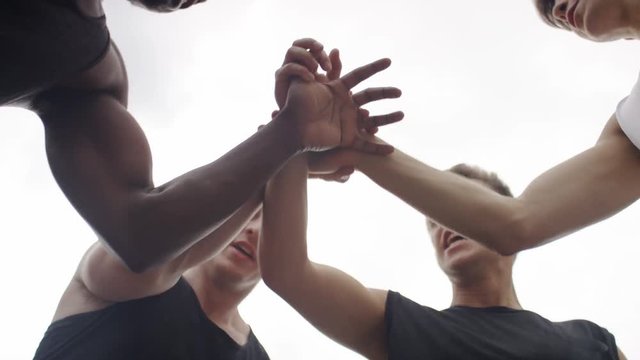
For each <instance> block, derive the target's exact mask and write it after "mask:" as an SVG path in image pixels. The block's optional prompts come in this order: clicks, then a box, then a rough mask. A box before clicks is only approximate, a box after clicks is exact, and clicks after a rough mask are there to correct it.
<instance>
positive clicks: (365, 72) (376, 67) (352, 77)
mask: <svg viewBox="0 0 640 360" xmlns="http://www.w3.org/2000/svg"><path fill="white" fill-rule="evenodd" d="M390 65H391V60H390V59H387V58H384V59H380V60H376V61H374V62H372V63H369V64H367V65H364V66H361V67H359V68H357V69H355V70H353V71H351V72H350V73H348V74H346V75H345V76H343V77H342V78H340V79H341V81H342V83H343V84H344V86H345V87H346V88H347V89H351V88H353V87H354V86H356V85H358V84H360V83H361V82H362V81H364V80H366V79H368V78H370V77H371V76H372V75H374V74H376V73H379V72H380V71H382V70H384V69H386V68H388V67H389V66H390Z"/></svg>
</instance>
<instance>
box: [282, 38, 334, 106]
mask: <svg viewBox="0 0 640 360" xmlns="http://www.w3.org/2000/svg"><path fill="white" fill-rule="evenodd" d="M318 67H321V68H322V69H323V70H325V71H326V72H327V75H326V76H325V75H322V76H323V77H324V78H322V79H326V77H327V76H332V75H331V74H332V71H333V68H332V62H331V60H330V59H329V57H328V56H327V54H326V53H325V51H324V46H323V45H322V44H321V43H320V42H318V41H316V40H314V39H311V38H304V39H298V40H296V41H294V42H293V44H292V45H291V47H290V48H289V49H288V50H287V54H286V55H285V58H284V61H283V63H282V66H281V67H280V68H279V69H278V70H277V71H276V86H275V97H276V103H277V104H278V109H282V107H283V106H284V104H285V102H286V100H287V92H288V91H289V86H290V85H291V82H292V81H293V80H294V79H296V78H297V79H300V80H303V81H308V82H309V81H313V80H316V78H318V79H320V75H318ZM337 71H338V74H339V73H340V69H339V68H338V69H337ZM323 82H326V80H323Z"/></svg>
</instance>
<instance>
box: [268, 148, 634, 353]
mask: <svg viewBox="0 0 640 360" xmlns="http://www.w3.org/2000/svg"><path fill="white" fill-rule="evenodd" d="M305 157H306V155H301V156H299V157H297V158H295V159H293V160H291V161H290V163H289V164H288V165H287V166H286V167H285V168H284V169H283V170H281V171H280V173H279V174H278V175H277V176H276V177H275V178H274V179H272V180H271V181H270V183H269V184H268V185H267V190H266V194H265V201H264V214H263V216H264V225H263V232H262V240H261V244H260V250H259V251H260V266H261V271H262V275H263V278H264V281H265V283H266V284H267V285H268V286H269V287H270V288H271V289H272V290H274V291H275V292H276V293H278V294H279V295H280V296H281V297H282V298H283V299H284V300H286V301H287V302H288V303H289V304H290V305H291V306H293V307H294V308H295V309H296V310H297V311H298V312H299V313H300V314H301V315H302V316H304V317H305V318H306V319H307V320H308V321H309V322H311V323H312V324H313V325H314V326H315V327H316V328H318V329H319V330H320V331H322V332H323V333H324V334H326V335H327V336H329V337H330V338H332V339H333V340H335V341H337V342H339V343H341V344H342V345H344V346H346V347H348V348H350V349H352V350H354V351H356V352H358V353H359V354H361V355H362V356H365V357H367V358H369V359H390V360H393V359H402V360H406V359H565V360H566V359H576V360H578V359H579V360H585V359H618V358H620V359H624V356H623V355H622V353H621V352H619V351H618V349H617V346H616V344H615V339H614V337H613V336H612V335H611V334H610V333H609V332H607V331H606V330H605V329H603V328H601V327H599V326H598V325H596V324H594V323H591V322H589V321H585V320H572V321H566V322H559V323H554V322H551V321H549V320H547V319H545V318H543V317H541V316H539V315H537V314H535V313H533V312H530V311H526V310H523V309H522V307H521V306H520V303H519V301H518V298H517V296H516V293H515V289H514V286H513V280H512V276H511V273H512V267H513V263H514V261H515V255H510V256H503V255H501V254H499V253H497V252H495V251H492V250H490V249H488V248H487V247H485V246H483V245H482V244H480V243H478V242H476V241H474V240H471V239H468V238H465V237H464V236H462V235H460V234H458V233H455V232H453V231H451V230H449V229H447V228H445V227H443V226H442V225H440V224H438V223H436V222H434V221H432V220H428V227H429V233H430V235H431V240H432V244H433V246H434V248H435V250H436V255H437V258H438V263H439V265H440V267H441V268H442V270H443V271H444V272H445V274H446V275H447V276H448V277H449V280H450V281H451V286H452V295H453V296H452V301H451V307H450V308H448V309H446V310H443V311H437V310H435V309H432V308H429V307H426V306H421V305H419V304H416V303H414V302H413V301H411V300H409V299H407V298H405V297H403V296H402V295H400V294H398V293H396V292H393V291H386V290H380V289H370V288H366V287H365V286H363V285H362V284H361V283H359V282H358V281H357V280H356V279H354V278H352V277H351V276H349V275H348V274H345V273H343V272H341V271H340V270H338V269H334V268H331V267H328V266H326V265H321V264H316V263H313V262H311V261H310V260H309V258H308V256H307V249H306V221H307V219H306V181H307V180H306V177H307V160H306V158H305ZM451 172H452V173H451V176H452V177H457V178H459V180H460V181H470V180H469V179H472V181H473V182H474V183H475V185H476V186H483V187H486V188H487V189H488V190H489V191H496V192H500V194H501V195H502V196H509V197H510V196H511V193H510V191H509V189H508V187H507V186H506V185H504V184H503V183H502V182H501V181H500V180H499V179H498V178H497V177H496V176H495V175H493V174H488V173H486V172H484V171H482V170H479V169H476V168H472V167H469V166H466V165H459V166H456V167H454V168H453V169H452V170H451ZM460 175H462V176H460ZM401 185H402V184H398V186H401Z"/></svg>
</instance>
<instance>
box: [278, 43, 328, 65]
mask: <svg viewBox="0 0 640 360" xmlns="http://www.w3.org/2000/svg"><path fill="white" fill-rule="evenodd" d="M292 45H293V47H298V48H303V49H305V51H308V53H309V54H311V56H313V58H314V59H315V60H316V61H317V63H318V64H320V66H321V67H322V69H324V71H329V70H331V61H330V59H329V57H328V56H327V53H326V52H324V45H322V44H321V43H320V42H319V41H317V40H315V39H312V38H304V39H298V40H296V41H294V42H293V44H292ZM285 60H286V58H285Z"/></svg>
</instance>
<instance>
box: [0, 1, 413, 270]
mask: <svg viewBox="0 0 640 360" xmlns="http://www.w3.org/2000/svg"><path fill="white" fill-rule="evenodd" d="M132 2H133V3H135V4H137V5H140V6H143V7H146V8H148V9H150V10H155V11H173V10H177V9H181V8H187V7H190V6H192V5H194V4H196V3H197V2H199V1H198V0H195V1H194V0H185V1H180V0H177V1H173V0H166V1H163V0H136V1H132ZM0 52H1V53H2V56H1V57H0V105H14V106H22V107H26V108H29V109H31V110H33V111H34V112H35V113H36V114H37V115H38V116H39V117H40V119H41V120H42V122H43V124H44V129H45V136H46V150H47V156H48V159H49V164H50V166H51V170H52V172H53V175H54V177H55V179H56V181H57V182H58V184H59V185H60V187H61V189H62V191H63V192H64V194H65V195H66V197H67V198H68V199H69V201H70V202H71V204H72V205H73V206H74V207H75V208H76V210H77V211H78V212H79V213H80V214H81V216H82V217H83V218H84V219H85V220H86V221H87V222H88V223H89V224H90V225H91V227H92V228H93V230H94V231H95V232H96V233H97V234H98V236H99V238H100V239H101V240H103V241H105V242H106V244H107V245H108V246H109V247H110V248H111V249H112V250H113V251H114V252H115V253H116V254H117V255H118V256H119V257H120V258H121V259H122V260H123V262H124V264H125V265H126V266H127V267H128V268H130V269H131V270H133V271H140V272H142V271H144V270H147V269H149V268H150V267H152V266H154V265H157V264H162V263H164V262H165V261H167V260H169V259H172V258H173V257H175V256H177V255H179V254H180V253H181V252H183V251H185V250H186V249H188V248H189V247H190V246H192V245H193V244H195V243H196V242H197V241H198V240H200V239H202V238H203V237H204V236H205V235H206V234H208V233H210V232H211V231H213V230H214V229H215V228H217V227H218V226H220V225H221V224H222V223H223V222H224V221H225V220H226V219H227V218H229V216H231V215H232V214H233V213H234V212H235V211H236V210H237V209H238V208H239V207H240V205H241V204H243V203H244V202H246V201H247V199H249V198H250V197H251V196H252V195H253V194H255V193H256V192H257V191H258V189H260V188H262V187H263V186H264V184H265V183H266V181H267V179H268V178H269V177H270V176H271V175H273V174H274V173H275V172H276V171H277V170H278V169H279V168H280V167H281V166H282V164H284V163H285V162H286V161H287V160H288V159H289V158H290V157H291V156H293V155H294V154H296V153H299V152H305V151H310V150H322V149H328V148H332V147H336V146H355V147H357V148H361V149H364V150H366V151H370V152H373V153H378V154H387V153H389V152H390V151H391V149H390V147H388V146H384V145H375V144H372V143H368V142H367V141H366V140H363V139H362V138H361V136H360V131H359V130H360V129H362V128H369V127H375V126H378V125H383V124H384V123H385V122H393V121H396V120H399V119H400V118H401V116H402V115H401V114H394V115H390V116H385V117H379V118H375V117H374V118H363V117H359V116H357V111H356V108H357V107H358V106H360V105H362V104H363V103H357V101H356V100H357V99H358V98H357V97H354V98H352V97H351V94H350V91H349V90H350V89H351V88H352V87H354V86H355V85H356V84H358V83H360V82H361V81H363V80H365V79H367V78H368V77H370V76H371V75H373V74H375V73H377V72H379V71H382V70H384V69H385V68H387V67H388V66H389V64H390V61H389V60H388V59H382V60H379V61H376V62H373V63H371V64H369V65H366V66H364V67H361V68H359V69H356V70H355V71H353V72H352V73H350V74H348V75H346V76H344V77H342V78H340V79H333V80H332V81H331V82H327V83H324V82H323V83H321V82H318V81H316V79H315V74H316V70H317V69H318V68H319V67H321V68H322V69H323V70H325V71H328V72H329V73H330V72H331V71H332V69H331V62H330V60H329V57H328V56H327V54H326V53H325V52H324V51H323V46H322V44H320V43H318V42H317V41H315V40H312V39H302V40H300V41H297V42H295V43H294V45H293V46H292V47H291V48H290V49H289V52H288V53H287V56H286V58H285V63H287V66H285V67H283V68H282V70H281V71H280V72H279V74H278V75H279V78H280V79H286V80H283V81H280V80H279V81H277V83H276V100H277V101H278V105H279V106H280V107H281V111H280V112H279V113H278V114H277V116H276V117H275V118H274V119H273V120H272V121H270V122H269V123H268V124H267V125H266V126H265V127H264V128H263V129H262V130H261V131H260V132H258V133H256V134H255V135H253V136H251V137H250V138H248V139H247V140H245V141H244V142H242V143H241V144H239V145H238V146H236V147H235V148H234V149H232V150H231V151H229V152H228V153H227V154H225V155H224V156H222V157H221V158H220V159H218V160H216V161H214V162H212V163H210V164H208V165H205V166H202V167H200V168H198V169H195V170H192V171H190V172H188V173H186V174H184V175H181V176H179V177H177V178H175V179H173V180H171V181H169V182H168V183H166V184H163V185H160V186H156V185H155V184H154V183H153V180H152V177H151V163H152V162H151V154H150V150H149V145H148V143H147V140H146V137H145V135H144V133H143V131H142V129H141V128H140V127H139V126H138V123H137V122H136V120H135V119H134V118H133V117H132V116H131V114H130V113H129V112H128V111H127V91H128V83H127V74H126V71H125V67H124V63H123V61H122V58H121V56H120V53H119V52H118V49H117V47H116V46H115V44H114V43H113V42H112V41H111V39H110V37H109V31H108V29H107V27H106V24H105V17H104V13H103V10H102V6H101V0H3V1H2V2H0ZM291 77H296V78H297V79H299V80H298V81H294V82H293V83H292V85H291V87H289V80H288V78H291ZM366 94H367V95H368V96H367V97H361V99H365V98H366V99H367V101H368V100H369V99H373V100H375V99H380V98H384V97H397V96H398V95H399V91H395V90H394V91H391V92H389V91H387V92H379V91H377V90H376V89H370V90H368V91H366ZM225 120H226V119H225ZM266 120H267V119H265V122H266ZM220 245H221V246H222V245H223V244H220Z"/></svg>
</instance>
